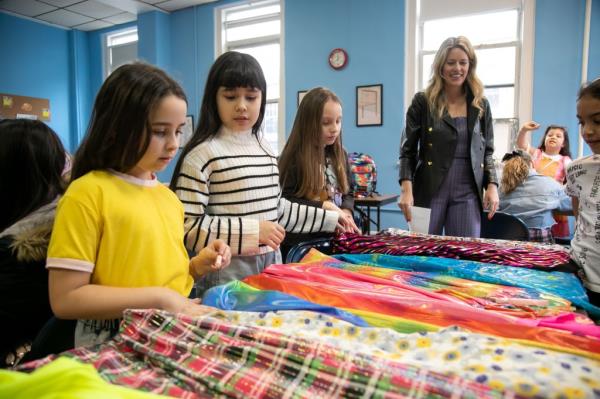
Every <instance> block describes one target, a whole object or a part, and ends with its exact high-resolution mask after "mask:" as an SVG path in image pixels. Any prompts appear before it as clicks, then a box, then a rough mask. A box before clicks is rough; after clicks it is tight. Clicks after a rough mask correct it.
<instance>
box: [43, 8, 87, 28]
mask: <svg viewBox="0 0 600 399" xmlns="http://www.w3.org/2000/svg"><path fill="white" fill-rule="evenodd" d="M38 18H39V19H41V20H43V21H46V22H50V23H53V24H57V25H62V26H69V27H71V26H75V25H81V24H84V23H86V22H91V21H93V18H90V17H86V16H84V15H79V14H75V13H74V12H71V11H67V10H63V9H59V10H56V11H52V12H49V13H47V14H43V15H40V16H39V17H38Z"/></svg>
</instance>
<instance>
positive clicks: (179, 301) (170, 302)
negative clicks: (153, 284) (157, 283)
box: [160, 287, 216, 316]
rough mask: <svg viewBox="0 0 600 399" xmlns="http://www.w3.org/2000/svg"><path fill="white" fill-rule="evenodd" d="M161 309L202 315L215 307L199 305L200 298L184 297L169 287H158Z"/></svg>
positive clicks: (212, 310) (210, 311)
mask: <svg viewBox="0 0 600 399" xmlns="http://www.w3.org/2000/svg"><path fill="white" fill-rule="evenodd" d="M160 295H161V298H160V300H161V309H163V310H166V311H167V312H171V313H185V314H187V315H190V316H203V315H205V314H208V313H212V312H214V311H215V310H216V309H215V308H211V307H209V306H205V305H200V298H195V299H190V298H186V297H184V296H183V295H181V294H180V293H178V292H175V291H173V290H172V289H170V288H163V287H161V288H160Z"/></svg>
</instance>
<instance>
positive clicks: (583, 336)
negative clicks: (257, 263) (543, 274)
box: [244, 252, 600, 357]
mask: <svg viewBox="0 0 600 399" xmlns="http://www.w3.org/2000/svg"><path fill="white" fill-rule="evenodd" d="M309 260H310V261H308V262H306V263H299V264H288V265H271V266H269V267H268V268H267V269H265V271H264V272H263V273H261V274H259V275H255V276H250V277H247V278H246V279H245V280H244V282H246V283H247V284H249V285H250V286H252V287H254V288H259V289H262V290H275V291H280V292H283V293H286V294H289V295H293V296H296V297H299V298H301V299H304V300H307V301H310V302H313V303H318V304H322V305H328V306H335V307H337V308H341V309H344V310H347V311H350V312H353V313H355V314H357V315H360V316H361V317H362V318H363V319H364V320H366V321H367V322H369V323H371V324H372V325H376V326H392V327H394V328H396V327H399V328H400V329H399V330H398V331H403V332H406V330H403V328H406V325H408V326H409V328H410V327H411V326H412V327H414V328H418V325H419V324H424V325H423V328H424V329H427V327H429V330H431V328H436V327H438V328H439V327H446V326H451V325H458V326H460V327H463V328H466V329H468V330H469V331H473V332H480V333H488V334H492V335H496V336H502V337H506V338H512V339H517V340H523V341H527V342H529V343H530V344H535V345H539V346H546V347H553V348H561V350H568V351H572V352H573V353H579V354H584V355H586V356H589V355H591V356H594V357H596V356H598V357H600V340H599V339H598V337H600V327H598V326H595V325H594V324H593V323H592V322H591V321H590V320H589V319H587V318H586V317H585V316H583V315H582V316H579V315H578V314H575V313H571V312H568V311H567V312H563V310H565V306H568V302H566V301H564V300H562V299H561V298H559V297H556V296H553V295H550V294H546V293H540V292H537V291H535V290H532V289H524V288H518V287H507V286H492V285H488V286H480V285H477V284H474V283H473V284H470V285H469V284H467V283H466V282H464V281H460V284H455V285H452V284H453V282H454V283H457V282H459V281H458V279H454V280H453V279H452V278H450V277H447V276H446V277H443V278H441V277H440V278H438V279H437V280H436V281H435V284H437V286H436V285H435V284H433V281H431V282H430V281H428V280H427V279H423V278H422V276H419V275H416V274H415V275H412V276H411V275H410V274H406V272H402V271H395V270H391V269H382V268H373V267H369V266H364V267H362V268H358V269H361V270H360V272H358V271H350V270H346V269H345V268H344V267H347V268H349V269H357V266H356V265H352V264H346V265H343V263H344V262H341V261H339V260H336V259H333V258H331V257H327V256H325V255H322V254H317V255H315V254H314V252H313V253H312V254H309ZM334 264H335V265H336V267H331V266H332V265H334ZM411 279H412V280H413V281H410V280H411ZM415 281H418V282H419V284H421V286H415V285H411V284H410V283H411V282H415ZM440 284H445V287H444V288H440V287H441V285H440ZM461 284H462V287H461ZM425 286H428V287H425ZM432 288H433V289H432ZM450 288H452V290H450ZM451 291H452V292H451ZM494 298H497V299H502V298H504V299H506V301H504V303H503V301H502V300H494ZM540 299H541V300H542V301H547V304H552V303H553V304H555V306H556V307H555V313H554V314H555V315H554V316H548V317H539V316H540V315H539V313H540V311H537V313H538V314H536V311H535V310H534V309H533V305H536V304H537V305H540V309H541V307H542V306H541V305H542V304H541V303H536V301H538V300H540ZM490 300H491V301H490ZM519 302H521V306H520V307H519ZM492 304H493V305H495V307H493V306H492ZM504 305H505V306H504ZM485 306H488V309H486V308H485ZM550 309H551V307H550ZM516 326H518V328H515V327H516Z"/></svg>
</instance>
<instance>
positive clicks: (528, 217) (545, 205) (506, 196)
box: [498, 150, 571, 243]
mask: <svg viewBox="0 0 600 399" xmlns="http://www.w3.org/2000/svg"><path fill="white" fill-rule="evenodd" d="M502 162H504V168H503V169H502V180H501V182H500V206H499V208H498V210H499V211H500V212H505V213H509V214H511V215H514V216H517V217H518V218H519V219H521V220H522V221H523V222H524V223H525V224H526V225H527V227H528V228H529V240H530V241H537V242H545V243H553V242H554V239H553V237H552V233H551V231H550V228H551V227H552V225H553V224H554V218H553V217H552V211H553V210H554V209H558V210H561V211H567V210H571V199H570V198H569V196H568V195H567V194H566V193H565V190H564V188H563V186H562V185H561V184H558V183H557V182H556V181H554V180H552V179H551V178H549V177H547V176H543V175H540V174H539V173H538V172H537V171H536V170H535V169H534V168H533V162H532V160H531V156H530V155H529V154H528V153H527V152H525V151H523V150H517V151H513V152H512V153H508V154H506V155H504V157H503V158H502Z"/></svg>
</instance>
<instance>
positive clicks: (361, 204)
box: [354, 194, 398, 234]
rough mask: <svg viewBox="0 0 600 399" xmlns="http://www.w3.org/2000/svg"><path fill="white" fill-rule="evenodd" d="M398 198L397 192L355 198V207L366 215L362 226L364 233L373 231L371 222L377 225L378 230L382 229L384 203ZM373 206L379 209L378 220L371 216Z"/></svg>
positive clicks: (361, 213)
mask: <svg viewBox="0 0 600 399" xmlns="http://www.w3.org/2000/svg"><path fill="white" fill-rule="evenodd" d="M396 198H398V195H396V194H385V195H376V196H373V197H366V198H354V209H356V210H357V211H358V212H359V213H360V215H361V216H365V218H364V222H363V225H362V226H361V230H362V232H363V234H369V233H370V232H371V223H373V224H374V225H375V227H376V228H377V231H379V230H380V227H381V207H382V206H383V205H386V204H391V203H392V202H395V201H396ZM371 208H375V210H376V211H377V221H375V220H373V219H372V218H371ZM365 209H366V212H365Z"/></svg>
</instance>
